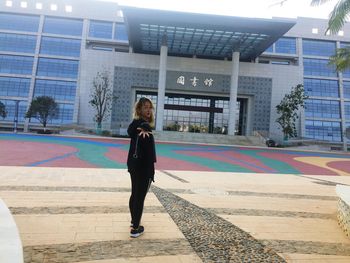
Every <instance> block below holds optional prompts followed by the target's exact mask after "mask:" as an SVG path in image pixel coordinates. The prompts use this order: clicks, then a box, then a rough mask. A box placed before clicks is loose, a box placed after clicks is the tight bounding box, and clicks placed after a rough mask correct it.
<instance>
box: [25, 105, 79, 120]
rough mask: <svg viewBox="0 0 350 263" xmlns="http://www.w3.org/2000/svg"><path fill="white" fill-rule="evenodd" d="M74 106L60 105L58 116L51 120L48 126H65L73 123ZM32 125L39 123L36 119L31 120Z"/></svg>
mask: <svg viewBox="0 0 350 263" xmlns="http://www.w3.org/2000/svg"><path fill="white" fill-rule="evenodd" d="M73 113H74V105H73V104H63V103H58V115H57V116H55V117H54V118H53V119H51V120H50V121H49V122H48V124H64V123H72V122H73ZM30 122H31V123H39V121H38V120H37V119H35V118H31V119H30Z"/></svg>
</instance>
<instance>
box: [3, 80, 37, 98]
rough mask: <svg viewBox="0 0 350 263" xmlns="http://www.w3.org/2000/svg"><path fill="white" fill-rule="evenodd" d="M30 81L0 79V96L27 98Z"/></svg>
mask: <svg viewBox="0 0 350 263" xmlns="http://www.w3.org/2000/svg"><path fill="white" fill-rule="evenodd" d="M29 87H30V79H26V78H10V77H0V96H11V97H25V98H26V97H28V95H29Z"/></svg>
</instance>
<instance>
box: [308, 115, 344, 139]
mask: <svg viewBox="0 0 350 263" xmlns="http://www.w3.org/2000/svg"><path fill="white" fill-rule="evenodd" d="M305 133H306V137H307V138H312V139H316V140H325V141H338V142H339V141H341V128H340V122H333V121H313V120H306V121H305Z"/></svg>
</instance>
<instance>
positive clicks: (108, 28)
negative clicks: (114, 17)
mask: <svg viewBox="0 0 350 263" xmlns="http://www.w3.org/2000/svg"><path fill="white" fill-rule="evenodd" d="M112 28H113V23H112V22H102V21H90V27H89V37H96V38H107V39H112Z"/></svg>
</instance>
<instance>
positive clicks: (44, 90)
mask: <svg viewBox="0 0 350 263" xmlns="http://www.w3.org/2000/svg"><path fill="white" fill-rule="evenodd" d="M76 88H77V84H76V82H72V81H58V80H42V79H37V80H36V81H35V88H34V96H35V97H38V96H50V97H53V98H54V99H55V100H63V101H73V102H74V99H75V93H76Z"/></svg>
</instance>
